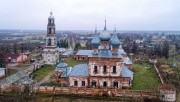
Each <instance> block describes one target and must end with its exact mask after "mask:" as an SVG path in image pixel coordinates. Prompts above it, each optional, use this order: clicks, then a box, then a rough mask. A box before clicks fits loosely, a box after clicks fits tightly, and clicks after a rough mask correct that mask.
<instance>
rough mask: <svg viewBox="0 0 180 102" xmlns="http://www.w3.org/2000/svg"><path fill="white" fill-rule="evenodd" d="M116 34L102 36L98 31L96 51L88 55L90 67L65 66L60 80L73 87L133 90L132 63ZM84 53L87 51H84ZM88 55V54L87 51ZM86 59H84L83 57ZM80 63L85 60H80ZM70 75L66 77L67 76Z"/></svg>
mask: <svg viewBox="0 0 180 102" xmlns="http://www.w3.org/2000/svg"><path fill="white" fill-rule="evenodd" d="M120 45H121V42H120V41H119V39H118V37H117V35H116V31H114V33H113V35H112V36H111V35H110V33H109V32H108V31H107V29H106V21H105V27H104V30H103V31H102V32H101V34H100V35H99V36H98V34H97V30H95V34H94V37H93V39H92V41H91V46H92V50H91V51H88V53H87V54H88V55H87V54H86V56H87V57H88V64H79V65H76V66H74V67H63V68H62V65H66V64H63V63H64V62H61V63H60V64H59V65H58V66H57V67H56V70H55V71H56V73H57V74H56V76H57V79H58V80H61V79H63V78H64V77H65V80H66V81H65V82H64V81H60V83H64V84H67V86H70V87H97V88H101V87H104V88H129V87H131V85H132V81H133V74H134V73H133V72H132V71H131V69H132V66H131V65H132V61H131V60H130V59H129V58H128V57H127V53H126V52H124V50H123V49H122V48H121V47H120ZM81 52H83V51H81ZM85 52H87V50H85ZM82 56H84V55H82ZM85 58H86V57H84V60H85ZM76 59H79V60H80V59H81V60H83V58H81V57H80V56H78V58H76ZM64 73H66V74H64Z"/></svg>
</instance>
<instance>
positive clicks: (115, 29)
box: [114, 25, 116, 33]
mask: <svg viewBox="0 0 180 102" xmlns="http://www.w3.org/2000/svg"><path fill="white" fill-rule="evenodd" d="M114 33H116V25H114Z"/></svg>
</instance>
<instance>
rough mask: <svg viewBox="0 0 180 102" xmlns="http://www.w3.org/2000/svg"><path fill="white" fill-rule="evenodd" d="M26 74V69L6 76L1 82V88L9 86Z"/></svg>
mask: <svg viewBox="0 0 180 102" xmlns="http://www.w3.org/2000/svg"><path fill="white" fill-rule="evenodd" d="M26 76H28V73H27V72H26V71H25V70H23V71H19V72H17V73H15V74H13V75H11V76H9V77H7V78H5V79H4V80H2V81H1V82H0V86H1V88H6V87H7V86H9V85H11V84H12V83H14V82H16V81H18V80H20V79H22V78H24V77H26Z"/></svg>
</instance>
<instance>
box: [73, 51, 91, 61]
mask: <svg viewBox="0 0 180 102" xmlns="http://www.w3.org/2000/svg"><path fill="white" fill-rule="evenodd" d="M90 53H92V50H79V51H78V52H77V54H76V60H88V56H89V54H90Z"/></svg>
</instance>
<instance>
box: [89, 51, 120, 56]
mask: <svg viewBox="0 0 180 102" xmlns="http://www.w3.org/2000/svg"><path fill="white" fill-rule="evenodd" d="M88 57H99V58H122V55H121V54H118V55H117V56H114V55H113V54H112V51H111V50H107V51H103V50H101V51H99V53H98V54H97V55H93V54H90V55H89V56H88Z"/></svg>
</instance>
